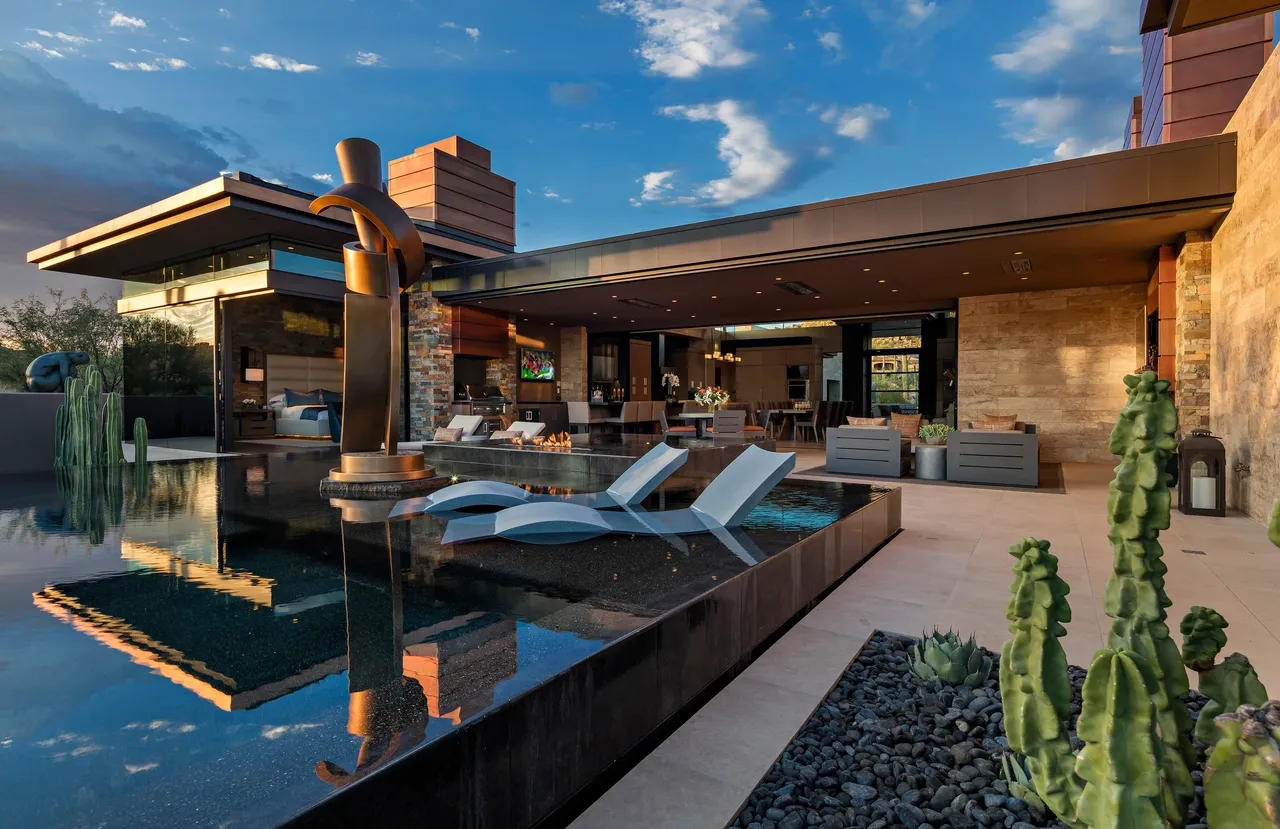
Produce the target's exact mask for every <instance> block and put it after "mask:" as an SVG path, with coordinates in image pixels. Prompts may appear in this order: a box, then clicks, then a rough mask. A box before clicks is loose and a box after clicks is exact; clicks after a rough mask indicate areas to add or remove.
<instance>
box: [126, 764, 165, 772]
mask: <svg viewBox="0 0 1280 829" xmlns="http://www.w3.org/2000/svg"><path fill="white" fill-rule="evenodd" d="M159 765H160V764H159V763H143V764H141V765H138V766H133V765H130V764H128V763H125V764H124V770H125V771H127V772H129V773H130V774H137V773H138V772H140V771H151V770H152V769H154V768H156V767H157V766H159Z"/></svg>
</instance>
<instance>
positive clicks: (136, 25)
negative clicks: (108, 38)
mask: <svg viewBox="0 0 1280 829" xmlns="http://www.w3.org/2000/svg"><path fill="white" fill-rule="evenodd" d="M107 25H108V26H115V27H117V28H123V29H145V28H147V21H145V20H143V19H142V18H141V17H130V16H129V15H127V14H121V13H120V12H112V13H111V19H110V20H108V21H107Z"/></svg>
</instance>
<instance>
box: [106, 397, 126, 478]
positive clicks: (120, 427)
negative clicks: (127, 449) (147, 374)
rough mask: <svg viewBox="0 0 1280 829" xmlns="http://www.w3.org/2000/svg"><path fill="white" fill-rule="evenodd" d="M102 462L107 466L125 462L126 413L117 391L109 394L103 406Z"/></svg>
mask: <svg viewBox="0 0 1280 829" xmlns="http://www.w3.org/2000/svg"><path fill="white" fill-rule="evenodd" d="M102 462H103V463H104V464H106V465H107V466H120V465H122V464H123V463H124V414H123V412H122V411H121V408H120V395H119V394H117V393H116V392H111V393H110V394H108V395H107V402H106V405H105V406H103V408H102Z"/></svg>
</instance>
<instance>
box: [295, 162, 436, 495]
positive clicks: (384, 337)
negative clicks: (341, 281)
mask: <svg viewBox="0 0 1280 829" xmlns="http://www.w3.org/2000/svg"><path fill="white" fill-rule="evenodd" d="M336 152H337V155H338V166H339V168H340V169H341V171H342V182H343V183H342V184H340V185H338V186H337V187H335V188H334V189H333V190H331V191H329V192H328V193H326V194H324V195H323V196H320V197H319V198H318V199H316V200H315V201H313V202H311V212H313V213H316V214H319V213H322V212H323V211H325V210H327V209H329V208H331V207H345V208H347V209H348V210H350V211H351V213H352V215H353V216H354V217H355V225H356V236H357V237H358V239H359V241H356V242H349V243H347V244H346V245H344V246H343V249H342V263H343V268H344V270H345V273H346V283H347V291H348V293H347V295H346V298H345V300H344V302H345V304H344V306H343V322H344V326H343V329H344V330H343V337H344V341H343V368H342V437H341V443H340V445H341V447H342V464H341V466H340V467H339V468H338V469H335V470H333V471H332V472H331V473H330V475H329V481H331V482H334V483H338V484H345V485H352V484H354V485H362V484H374V485H376V484H390V483H397V482H399V483H405V482H410V481H422V480H425V479H427V478H429V477H430V476H431V475H432V474H433V472H434V470H432V469H430V468H429V467H426V466H425V464H424V463H423V460H422V453H420V452H399V451H398V450H397V441H398V439H399V436H400V404H401V400H400V376H401V374H402V372H403V365H404V354H403V350H402V348H401V336H400V292H401V291H402V290H403V289H405V288H407V287H409V286H410V285H413V284H414V283H415V282H418V281H419V280H421V279H422V278H423V277H424V276H426V271H427V258H426V251H425V250H424V249H423V246H422V238H421V237H420V236H418V230H417V228H416V227H414V224H413V220H412V219H410V218H409V215H408V214H407V213H405V212H404V209H403V208H401V207H400V205H398V204H396V203H395V202H394V201H392V200H391V197H390V196H388V195H387V194H386V193H385V192H383V189H382V154H381V153H380V152H379V151H378V145H377V144H375V143H373V142H372V141H369V140H368V139H365V138H346V139H343V140H342V141H339V142H338V146H337V148H336Z"/></svg>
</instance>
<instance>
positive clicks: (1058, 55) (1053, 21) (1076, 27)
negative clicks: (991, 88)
mask: <svg viewBox="0 0 1280 829" xmlns="http://www.w3.org/2000/svg"><path fill="white" fill-rule="evenodd" d="M1135 38H1136V33H1135V30H1134V26H1133V13H1132V9H1131V8H1129V6H1128V5H1127V4H1125V3H1120V2H1116V0H1049V11H1048V12H1047V13H1046V14H1044V15H1042V16H1041V17H1040V18H1039V19H1038V20H1037V21H1036V22H1035V25H1033V26H1032V27H1031V28H1029V29H1026V30H1024V31H1023V32H1021V33H1020V34H1019V35H1018V42H1017V44H1016V45H1015V47H1014V48H1013V49H1012V50H1011V51H1009V52H1001V53H999V54H996V55H994V56H992V58H991V60H992V62H994V63H995V65H996V67H998V68H1000V69H1003V70H1005V71H1006V72H1021V73H1025V74H1030V75H1038V74H1043V73H1045V72H1048V71H1049V70H1051V69H1054V68H1056V67H1058V66H1060V65H1061V64H1062V63H1063V62H1064V61H1066V60H1067V59H1068V58H1070V57H1071V56H1072V55H1075V54H1076V53H1078V52H1081V51H1086V50H1088V49H1089V47H1090V45H1091V44H1093V43H1094V42H1096V41H1098V40H1101V41H1104V42H1109V43H1110V44H1111V45H1132V41H1133V40H1134V39H1135Z"/></svg>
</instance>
